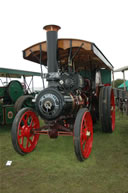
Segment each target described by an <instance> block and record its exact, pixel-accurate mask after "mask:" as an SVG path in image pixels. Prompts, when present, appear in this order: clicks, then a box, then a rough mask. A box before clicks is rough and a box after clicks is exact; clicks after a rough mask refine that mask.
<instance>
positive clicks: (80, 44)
mask: <svg viewBox="0 0 128 193" xmlns="http://www.w3.org/2000/svg"><path fill="white" fill-rule="evenodd" d="M78 50H79V51H78ZM70 52H71V54H72V56H73V55H74V54H75V53H76V52H78V53H77V54H76V55H75V56H74V58H73V63H74V65H75V69H76V70H81V69H85V70H86V69H89V68H91V69H94V68H106V69H109V70H113V66H112V64H111V63H110V62H109V61H108V59H107V58H106V57H105V56H104V55H103V53H102V52H101V51H100V50H99V49H98V47H97V46H96V45H95V44H94V43H92V42H88V41H84V40H78V39H58V49H57V61H58V64H59V65H60V66H63V65H64V66H65V65H67V64H68V59H69V53H70ZM23 58H24V59H26V60H30V61H32V62H36V63H39V64H42V65H44V66H47V42H46V41H44V42H40V43H37V44H35V45H32V46H31V47H29V48H26V49H25V50H23Z"/></svg>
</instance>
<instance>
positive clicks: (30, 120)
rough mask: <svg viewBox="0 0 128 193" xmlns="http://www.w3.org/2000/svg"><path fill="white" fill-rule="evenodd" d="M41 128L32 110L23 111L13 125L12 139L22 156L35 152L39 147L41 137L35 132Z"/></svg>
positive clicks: (25, 109) (18, 114)
mask: <svg viewBox="0 0 128 193" xmlns="http://www.w3.org/2000/svg"><path fill="white" fill-rule="evenodd" d="M38 128H39V119H38V117H37V115H36V113H35V112H34V111H33V109H31V108H23V109H21V110H20V111H19V112H18V113H17V115H16V117H15V119H14V121H13V125H12V130H11V137H12V144H13V147H14V149H15V150H16V151H17V152H18V153H19V154H21V155H24V154H27V153H29V152H31V151H33V150H34V149H35V147H36V145H37V142H38V139H39V135H38V134H36V135H34V134H33V132H32V131H33V130H35V129H38Z"/></svg>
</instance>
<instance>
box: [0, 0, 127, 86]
mask: <svg viewBox="0 0 128 193" xmlns="http://www.w3.org/2000/svg"><path fill="white" fill-rule="evenodd" d="M48 24H56V25H59V26H61V30H59V33H58V38H76V39H83V40H87V41H91V42H94V43H95V44H96V45H97V46H98V47H99V49H100V50H101V51H102V52H103V53H104V55H105V56H106V57H107V58H108V60H109V61H110V62H111V63H112V65H113V66H114V69H118V68H120V67H123V66H128V60H127V56H128V46H127V45H128V1H127V0H77V1H76V0H64V1H62V0H11V1H10V0H3V1H0V67H4V68H14V69H21V70H30V71H37V72H40V65H39V64H36V63H33V62H29V61H27V60H24V59H23V56H22V50H24V49H25V48H27V47H29V46H31V45H33V44H35V43H38V42H41V41H45V40H46V32H45V31H44V30H43V26H45V25H48ZM125 76H126V79H128V71H126V73H125ZM117 78H123V75H122V73H115V79H117ZM37 82H38V81H37ZM40 82H41V81H40Z"/></svg>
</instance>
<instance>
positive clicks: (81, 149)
mask: <svg viewBox="0 0 128 193" xmlns="http://www.w3.org/2000/svg"><path fill="white" fill-rule="evenodd" d="M44 29H45V30H46V31H47V42H41V43H38V44H36V45H33V46H31V47H29V48H27V49H25V50H24V51H23V57H24V58H25V59H27V60H30V61H33V62H36V63H39V64H40V65H41V66H42V65H44V66H46V67H47V68H48V73H47V74H45V75H44V74H43V73H42V77H43V78H44V77H46V80H47V81H48V87H47V88H45V89H43V90H42V91H41V92H40V93H39V94H38V96H37V98H36V102H35V106H36V112H35V111H34V110H33V109H31V108H23V109H22V110H20V111H19V112H18V114H17V115H16V117H15V119H14V122H13V125H12V143H13V146H14V149H15V150H16V151H17V152H18V153H19V154H21V155H25V154H27V153H29V152H31V151H33V150H34V148H35V147H36V145H37V142H38V139H39V135H40V134H48V135H49V136H50V138H57V137H58V135H64V136H73V141H74V149H75V154H76V157H77V158H78V160H79V161H83V160H85V159H86V158H88V157H89V155H90V153H91V149H92V143H93V123H95V122H96V121H97V120H98V119H100V120H101V124H102V130H103V131H104V132H110V133H112V132H113V131H114V128H115V103H114V94H113V89H112V87H111V71H113V66H112V65H111V63H110V62H109V61H108V60H107V58H106V57H105V56H104V55H103V54H102V52H101V51H100V50H99V49H98V48H97V47H96V45H95V44H93V43H91V42H87V41H83V40H77V39H57V32H58V30H59V29H60V27H59V26H56V25H48V26H45V27H44ZM38 116H40V117H41V118H42V119H43V120H44V123H45V125H44V126H43V127H40V125H39V119H38Z"/></svg>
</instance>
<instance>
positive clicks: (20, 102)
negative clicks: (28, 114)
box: [14, 95, 35, 113]
mask: <svg viewBox="0 0 128 193" xmlns="http://www.w3.org/2000/svg"><path fill="white" fill-rule="evenodd" d="M32 99H34V96H32V95H23V96H21V97H19V98H18V99H17V101H16V102H15V106H14V108H15V111H16V113H17V112H18V111H19V110H20V109H22V108H24V107H30V108H34V106H35V104H34V102H33V101H32Z"/></svg>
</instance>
